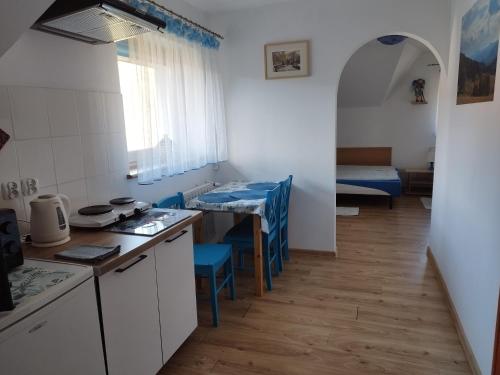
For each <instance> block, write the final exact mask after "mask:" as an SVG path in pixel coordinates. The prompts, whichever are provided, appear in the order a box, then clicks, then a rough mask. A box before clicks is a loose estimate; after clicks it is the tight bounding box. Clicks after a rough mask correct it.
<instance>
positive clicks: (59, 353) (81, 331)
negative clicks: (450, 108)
mask: <svg viewBox="0 0 500 375" xmlns="http://www.w3.org/2000/svg"><path fill="white" fill-rule="evenodd" d="M0 373H2V374H16V375H32V374H40V375H54V374H74V375H86V374H103V375H104V374H105V373H106V370H105V365H104V355H103V350H102V342H101V331H100V328H99V315H98V312H97V299H96V294H95V288H94V280H93V279H90V280H87V281H86V282H84V283H83V284H81V285H80V286H78V287H76V288H75V289H73V290H72V291H70V292H68V293H67V294H65V295H64V296H62V297H60V298H58V299H57V300H55V301H54V302H52V303H50V304H49V305H47V306H45V307H43V308H42V309H40V310H39V311H37V312H36V313H34V314H33V315H30V316H29V317H27V318H25V319H23V320H21V321H20V322H19V323H16V324H15V325H14V326H12V327H11V328H8V329H7V330H5V331H3V332H2V333H1V334H0Z"/></svg>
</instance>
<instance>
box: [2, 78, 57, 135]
mask: <svg viewBox="0 0 500 375" xmlns="http://www.w3.org/2000/svg"><path fill="white" fill-rule="evenodd" d="M9 93H10V98H11V103H12V120H13V125H14V134H15V138H16V140H22V139H33V138H44V137H49V136H50V130H49V119H48V115H47V101H46V96H45V94H46V90H45V89H41V88H33V87H11V88H9Z"/></svg>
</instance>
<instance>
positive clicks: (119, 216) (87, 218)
mask: <svg viewBox="0 0 500 375" xmlns="http://www.w3.org/2000/svg"><path fill="white" fill-rule="evenodd" d="M122 199H123V198H122ZM131 200H132V199H131ZM113 201H114V200H112V201H111V202H110V203H112V202H113ZM92 208H97V210H95V211H93V210H92ZM150 208H151V203H148V202H136V201H134V200H132V202H130V203H127V204H110V205H100V206H91V207H85V208H83V209H80V210H79V211H78V213H76V214H74V215H71V216H70V218H69V224H70V225H71V226H73V227H77V228H103V227H106V226H108V225H111V224H113V223H116V222H118V221H124V220H125V219H127V218H129V217H131V216H133V215H136V214H139V213H141V212H144V211H147V210H148V209H150ZM100 209H101V210H100ZM82 212H83V214H82ZM100 212H101V213H100Z"/></svg>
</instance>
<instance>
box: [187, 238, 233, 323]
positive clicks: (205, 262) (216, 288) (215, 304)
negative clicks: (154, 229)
mask: <svg viewBox="0 0 500 375" xmlns="http://www.w3.org/2000/svg"><path fill="white" fill-rule="evenodd" d="M221 269H223V270H224V274H223V279H222V282H221V283H220V284H219V285H217V273H218V272H219V270H221ZM194 272H195V275H196V276H197V277H204V278H208V280H209V287H210V303H211V305H212V323H213V325H214V327H218V326H219V301H218V299H217V295H218V294H219V292H220V291H221V290H222V289H223V288H226V287H228V288H229V297H230V298H231V299H232V300H233V301H234V300H235V299H236V292H235V287H234V270H233V248H232V246H231V245H229V244H203V245H194Z"/></svg>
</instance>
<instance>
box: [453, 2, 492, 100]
mask: <svg viewBox="0 0 500 375" xmlns="http://www.w3.org/2000/svg"><path fill="white" fill-rule="evenodd" d="M499 24H500V6H499V5H496V4H494V3H493V2H490V0H477V1H476V3H475V4H474V5H473V6H472V8H471V9H470V10H469V11H468V12H467V13H466V14H465V15H464V16H463V18H462V30H461V41H460V59H459V69H458V87H457V105H463V104H475V103H484V102H492V101H493V100H494V98H495V81H496V75H497V60H498V50H499V48H498V45H499V36H498V25H499ZM492 25H495V26H492Z"/></svg>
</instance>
